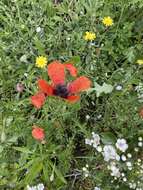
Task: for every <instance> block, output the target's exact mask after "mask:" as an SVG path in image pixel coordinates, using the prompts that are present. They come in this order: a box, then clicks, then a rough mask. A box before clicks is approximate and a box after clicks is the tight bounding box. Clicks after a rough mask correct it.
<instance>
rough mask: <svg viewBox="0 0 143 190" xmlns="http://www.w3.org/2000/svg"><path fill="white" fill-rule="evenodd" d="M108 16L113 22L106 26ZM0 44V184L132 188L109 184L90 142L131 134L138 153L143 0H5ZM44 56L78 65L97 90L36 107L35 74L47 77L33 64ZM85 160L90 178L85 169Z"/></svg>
mask: <svg viewBox="0 0 143 190" xmlns="http://www.w3.org/2000/svg"><path fill="white" fill-rule="evenodd" d="M105 16H110V17H111V18H112V19H113V21H114V25H113V26H111V27H109V28H106V27H105V26H104V25H103V23H102V19H103V17H105ZM37 27H40V28H41V31H40V32H37V31H36V28H37ZM86 31H92V32H95V34H96V36H97V38H96V39H95V41H94V42H87V41H85V40H84V38H83V36H84V34H85V32H86ZM0 44H1V45H0V66H1V69H0V97H1V107H0V142H1V143H0V168H1V169H0V189H2V190H9V189H14V190H20V189H26V186H27V185H34V184H38V183H43V184H44V185H45V189H47V190H60V189H61V190H93V189H94V187H95V186H98V184H100V186H101V189H103V190H110V189H113V190H114V189H115V187H117V185H120V189H124V190H125V189H130V188H129V187H128V186H127V184H124V183H121V181H120V180H119V181H114V182H113V183H111V182H110V181H111V178H112V177H111V176H110V175H109V174H108V170H107V169H105V168H104V167H103V164H104V162H105V161H104V160H103V159H101V156H100V155H96V156H95V153H94V151H93V149H92V148H90V147H89V146H88V145H86V144H85V139H86V138H88V137H90V136H91V132H95V133H98V134H100V135H101V137H102V138H101V139H102V143H103V144H106V143H107V144H108V143H109V142H111V143H112V142H114V140H115V141H116V140H117V139H118V138H125V139H126V140H127V141H128V144H129V146H130V152H132V151H133V149H134V148H135V147H136V144H137V139H138V137H140V136H143V119H142V118H141V117H139V115H138V110H139V109H140V108H141V107H142V102H141V101H138V96H139V94H138V93H137V91H136V87H137V86H139V84H143V78H142V76H143V67H142V65H138V64H137V63H136V62H137V60H138V59H143V1H142V0H127V1H125V0H118V1H117V0H64V1H63V2H61V3H53V1H51V0H27V1H26V0H1V1H0ZM39 55H44V56H46V57H48V62H49V63H50V62H51V61H53V60H56V59H58V60H60V61H62V62H66V61H69V60H70V61H72V62H74V65H75V66H76V67H77V68H78V73H79V75H85V76H87V77H89V78H90V79H91V81H92V83H93V85H92V88H91V89H90V90H89V91H87V92H84V93H82V95H81V100H80V102H78V103H75V104H68V103H66V102H65V101H62V100H60V99H58V98H53V97H49V98H48V99H47V101H46V104H45V105H44V106H43V107H42V108H41V109H39V110H37V109H35V108H34V107H33V106H32V105H31V103H30V101H29V98H30V96H32V95H33V94H34V93H35V92H36V91H37V85H36V83H37V78H39V77H42V78H44V79H46V80H48V76H47V71H46V69H39V68H37V67H35V59H36V57H37V56H39ZM17 83H21V84H23V86H24V91H23V92H22V93H18V92H17V91H16V85H17ZM104 83H105V84H106V85H107V86H102V85H103V84H104ZM118 85H121V86H122V89H121V90H116V87H117V86H118ZM101 88H102V90H101ZM109 88H111V90H109ZM100 90H101V92H102V93H100ZM108 91H109V92H108ZM142 91H143V90H142ZM98 93H99V94H98ZM142 93H143V92H142ZM97 94H98V95H97ZM33 125H37V126H40V127H42V128H43V129H44V130H45V133H46V138H45V140H46V143H45V144H41V143H40V142H37V141H36V140H35V139H33V137H32V135H31V131H32V126H33ZM137 156H140V159H142V158H143V154H142V152H140V153H139V155H137V154H135V155H134V156H133V158H132V159H133V160H136V159H137ZM86 164H88V165H89V171H90V175H89V177H87V178H85V177H84V175H83V173H82V168H83V167H85V165H86ZM121 167H123V166H121ZM52 173H53V174H54V180H53V181H52V182H51V178H50V177H51V175H52ZM135 177H136V176H134V175H133V174H132V175H131V176H130V178H135Z"/></svg>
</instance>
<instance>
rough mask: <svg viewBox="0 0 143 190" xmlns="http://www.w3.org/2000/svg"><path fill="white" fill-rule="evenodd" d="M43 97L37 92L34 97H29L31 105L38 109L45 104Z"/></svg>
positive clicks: (42, 94)
mask: <svg viewBox="0 0 143 190" xmlns="http://www.w3.org/2000/svg"><path fill="white" fill-rule="evenodd" d="M45 99H46V98H45V95H44V93H43V92H38V93H37V94H36V95H34V96H32V97H31V103H32V104H33V105H34V106H35V107H36V108H37V109H40V108H41V107H42V105H43V104H44V102H45Z"/></svg>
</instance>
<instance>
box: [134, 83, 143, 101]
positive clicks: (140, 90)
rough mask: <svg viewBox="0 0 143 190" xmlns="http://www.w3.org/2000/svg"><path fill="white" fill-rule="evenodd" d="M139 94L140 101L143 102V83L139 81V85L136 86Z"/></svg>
mask: <svg viewBox="0 0 143 190" xmlns="http://www.w3.org/2000/svg"><path fill="white" fill-rule="evenodd" d="M135 90H136V92H137V96H138V101H139V102H143V84H142V83H139V84H138V86H136V88H135Z"/></svg>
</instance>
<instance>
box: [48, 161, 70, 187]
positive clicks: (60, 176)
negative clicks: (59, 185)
mask: <svg viewBox="0 0 143 190" xmlns="http://www.w3.org/2000/svg"><path fill="white" fill-rule="evenodd" d="M49 164H50V165H51V167H52V168H53V170H54V172H55V173H56V175H57V177H58V178H59V179H60V180H61V181H62V182H63V183H65V184H67V182H66V180H65V178H64V177H63V175H62V173H61V172H60V171H59V170H58V169H57V168H56V166H54V165H53V164H52V162H49Z"/></svg>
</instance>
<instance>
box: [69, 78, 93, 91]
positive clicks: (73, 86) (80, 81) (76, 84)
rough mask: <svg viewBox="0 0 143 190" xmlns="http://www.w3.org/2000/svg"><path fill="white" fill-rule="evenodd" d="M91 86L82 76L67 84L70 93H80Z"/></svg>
mask: <svg viewBox="0 0 143 190" xmlns="http://www.w3.org/2000/svg"><path fill="white" fill-rule="evenodd" d="M90 86H91V81H90V80H89V79H88V78H87V77H84V76H81V77H79V78H77V79H76V80H75V81H73V82H71V83H70V84H69V87H68V88H69V91H70V92H71V93H78V92H80V91H84V90H87V89H88V88H90Z"/></svg>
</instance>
